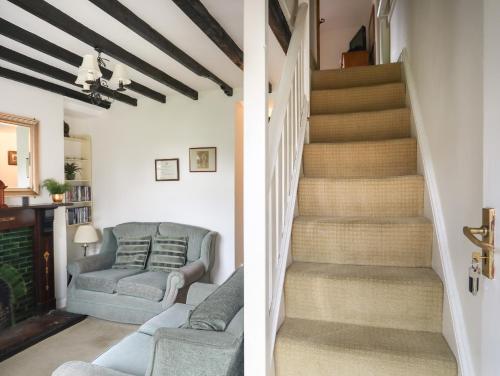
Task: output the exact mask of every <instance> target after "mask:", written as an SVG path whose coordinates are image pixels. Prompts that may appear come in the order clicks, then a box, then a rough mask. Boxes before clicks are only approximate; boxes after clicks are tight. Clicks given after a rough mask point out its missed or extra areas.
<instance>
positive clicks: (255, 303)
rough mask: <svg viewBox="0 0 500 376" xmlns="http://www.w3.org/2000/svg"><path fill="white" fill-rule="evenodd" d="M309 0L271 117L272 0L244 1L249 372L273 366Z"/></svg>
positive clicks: (304, 101)
mask: <svg viewBox="0 0 500 376" xmlns="http://www.w3.org/2000/svg"><path fill="white" fill-rule="evenodd" d="M308 3H309V0H299V4H300V5H299V7H298V9H297V13H296V16H295V22H294V27H293V33H292V39H291V41H290V45H289V48H288V51H287V56H286V58H285V64H284V68H283V70H282V74H281V80H280V83H279V87H278V90H277V93H276V96H275V98H274V103H275V107H274V111H273V113H272V116H271V119H270V121H268V118H267V116H268V94H267V83H268V77H267V54H268V53H267V32H268V24H267V22H268V9H267V7H268V1H267V0H245V1H244V34H245V35H244V53H245V70H244V257H245V324H244V325H245V327H244V329H245V359H246V360H248V361H246V362H245V375H250V376H257V375H258V376H267V375H272V374H274V372H273V363H274V362H273V352H274V343H275V339H276V333H277V331H278V329H279V324H280V322H279V315H280V309H281V300H282V296H283V284H284V276H285V272H286V267H287V258H288V253H289V248H290V241H291V233H292V223H293V218H294V211H295V202H296V196H297V186H298V181H299V176H300V165H301V159H302V150H303V145H304V139H305V134H306V129H307V125H308V116H309V102H308V98H309V77H310V70H309V11H308Z"/></svg>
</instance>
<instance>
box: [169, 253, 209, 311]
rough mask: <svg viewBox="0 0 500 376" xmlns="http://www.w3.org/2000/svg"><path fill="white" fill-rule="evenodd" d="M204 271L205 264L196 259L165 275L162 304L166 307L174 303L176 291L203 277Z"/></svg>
mask: <svg viewBox="0 0 500 376" xmlns="http://www.w3.org/2000/svg"><path fill="white" fill-rule="evenodd" d="M205 272H206V269H205V265H204V264H203V262H202V261H201V260H196V261H194V262H192V263H190V264H187V265H184V266H183V267H182V268H179V269H178V270H174V271H172V272H170V273H169V274H168V277H167V287H166V289H165V296H164V297H163V301H162V306H163V307H164V308H168V307H170V306H171V305H172V304H174V303H175V299H176V298H177V293H178V291H179V290H180V289H182V288H183V287H188V286H189V285H191V284H192V283H193V282H196V281H197V280H199V279H200V278H201V277H203V275H204V274H205Z"/></svg>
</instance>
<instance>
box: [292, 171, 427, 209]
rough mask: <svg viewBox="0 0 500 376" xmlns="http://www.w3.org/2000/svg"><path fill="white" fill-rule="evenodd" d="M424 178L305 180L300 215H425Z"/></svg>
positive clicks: (301, 186)
mask: <svg viewBox="0 0 500 376" xmlns="http://www.w3.org/2000/svg"><path fill="white" fill-rule="evenodd" d="M423 189H424V182H423V179H422V178H421V177H415V178H411V179H410V178H408V179H406V178H394V179H391V178H385V179H371V180H356V179H354V180H330V179H301V181H300V184H299V213H300V215H317V216H339V217H349V216H366V217H383V216H389V217H398V216H399V217H416V216H420V215H422V210H423V192H424V190H423Z"/></svg>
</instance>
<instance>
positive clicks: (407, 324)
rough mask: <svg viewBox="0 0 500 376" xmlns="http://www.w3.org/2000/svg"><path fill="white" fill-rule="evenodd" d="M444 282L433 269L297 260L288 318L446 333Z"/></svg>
mask: <svg viewBox="0 0 500 376" xmlns="http://www.w3.org/2000/svg"><path fill="white" fill-rule="evenodd" d="M442 300H443V287H442V283H441V280H440V279H439V277H438V276H437V274H436V273H435V272H434V271H433V270H432V269H431V268H407V267H392V266H367V265H340V264H325V263H312V262H294V263H293V264H292V265H291V266H290V267H289V268H288V271H287V274H286V280H285V301H286V304H285V309H286V316H287V317H295V318H303V319H310V320H324V321H333V322H344V323H349V324H357V325H367V326H378V327H391V328H397V329H408V330H423V331H432V332H440V331H441V315H442Z"/></svg>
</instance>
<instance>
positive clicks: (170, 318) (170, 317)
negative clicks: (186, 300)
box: [139, 303, 194, 336]
mask: <svg viewBox="0 0 500 376" xmlns="http://www.w3.org/2000/svg"><path fill="white" fill-rule="evenodd" d="M193 308H194V307H193V306H192V305H188V304H182V303H175V304H174V305H173V306H171V307H169V308H167V310H165V311H163V312H162V313H160V314H159V315H157V316H155V317H153V318H152V319H150V320H149V321H146V322H145V323H144V324H143V325H142V326H141V327H140V328H139V332H140V333H144V334H148V335H150V336H152V335H154V334H155V332H156V330H157V329H159V328H180V327H181V326H182V325H184V324H185V323H186V321H187V319H188V317H189V313H190V312H191V311H192V310H193Z"/></svg>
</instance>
